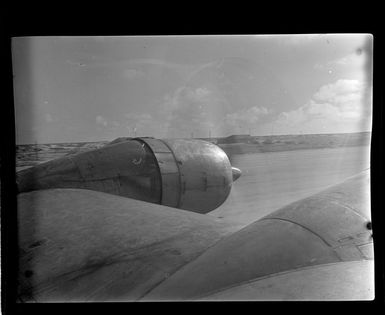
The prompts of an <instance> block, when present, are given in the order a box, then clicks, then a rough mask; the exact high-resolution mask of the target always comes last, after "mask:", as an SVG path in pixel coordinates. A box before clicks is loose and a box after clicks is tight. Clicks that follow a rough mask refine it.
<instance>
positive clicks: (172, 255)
mask: <svg viewBox="0 0 385 315" xmlns="http://www.w3.org/2000/svg"><path fill="white" fill-rule="evenodd" d="M368 185H369V172H364V173H362V174H360V175H358V176H356V177H353V178H351V179H349V180H348V181H346V182H344V183H342V184H340V185H337V186H334V187H331V188H330V189H327V190H325V191H323V192H321V193H319V194H317V195H314V196H312V197H309V198H306V199H303V200H300V201H297V202H295V203H292V204H290V205H288V206H286V207H283V208H282V209H279V210H277V211H275V212H273V213H271V214H270V215H268V216H266V217H264V218H262V219H260V220H258V221H256V222H254V223H252V224H250V225H249V226H247V227H245V228H243V229H241V230H238V227H237V226H234V225H231V224H229V223H226V222H224V221H220V220H218V219H216V218H213V217H211V216H207V215H204V214H200V213H194V212H190V211H184V210H179V209H173V208H170V207H166V206H162V205H157V204H151V203H148V202H144V201H139V200H133V199H129V198H124V197H120V196H116V195H112V194H107V193H103V192H99V191H91V190H86V189H71V188H65V189H62V188H60V189H43V190H36V191H31V192H25V193H20V194H19V195H18V219H19V243H20V268H19V270H20V274H19V282H20V292H19V296H20V300H21V301H132V300H141V301H154V300H207V299H208V300H215V299H221V300H223V299H224V300H234V299H235V300H236V299H249V298H250V299H253V300H265V299H288V300H298V299H299V300H302V299H310V300H314V299H331V300H339V299H372V298H373V297H374V292H373V287H374V284H373V278H372V277H373V273H374V272H373V240H372V237H371V230H370V224H368V223H369V222H370V199H369V189H368ZM256 207H258V205H256Z"/></svg>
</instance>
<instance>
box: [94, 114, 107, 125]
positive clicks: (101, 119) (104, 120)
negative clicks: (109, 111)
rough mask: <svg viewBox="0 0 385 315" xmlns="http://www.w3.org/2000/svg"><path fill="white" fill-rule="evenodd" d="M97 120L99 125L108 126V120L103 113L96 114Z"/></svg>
mask: <svg viewBox="0 0 385 315" xmlns="http://www.w3.org/2000/svg"><path fill="white" fill-rule="evenodd" d="M95 121H96V123H97V124H98V125H102V126H104V127H107V125H108V122H107V120H106V119H105V118H104V117H103V116H101V115H98V116H96V119H95Z"/></svg>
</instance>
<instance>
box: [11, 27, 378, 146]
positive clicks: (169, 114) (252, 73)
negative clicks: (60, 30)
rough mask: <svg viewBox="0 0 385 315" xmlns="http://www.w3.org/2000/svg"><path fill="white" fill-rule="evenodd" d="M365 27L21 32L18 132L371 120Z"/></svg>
mask: <svg viewBox="0 0 385 315" xmlns="http://www.w3.org/2000/svg"><path fill="white" fill-rule="evenodd" d="M372 46H373V37H372V36H371V35H369V34H322V35H320V34H314V35H313V34H306V35H305V34H303V35H236V36H235V35H232V36H226V35H218V36H217V35H215V36H211V35H210V36H204V35H203V36H202V35H200V36H118V37H114V36H102V37H101V36H91V37H63V36H60V37H17V38H13V39H12V64H13V75H14V97H15V99H14V104H15V117H16V122H15V123H16V143H17V144H25V143H60V142H86V141H105V140H113V139H115V138H118V137H133V136H153V137H157V138H190V137H224V136H229V135H232V134H251V135H271V134H273V135H277V134H315V133H341V132H361V131H370V130H371V121H372V118H371V115H372Z"/></svg>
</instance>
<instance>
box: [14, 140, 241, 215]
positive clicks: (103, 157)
mask: <svg viewBox="0 0 385 315" xmlns="http://www.w3.org/2000/svg"><path fill="white" fill-rule="evenodd" d="M240 174H241V172H240V170H239V169H237V168H232V167H231V164H230V161H229V159H228V157H227V155H226V153H225V152H224V151H223V150H222V149H220V148H219V147H218V146H216V145H214V144H212V143H210V142H206V141H202V140H195V139H194V140H193V139H189V140H186V139H162V140H161V139H154V138H134V139H130V140H127V141H125V140H122V141H120V142H117V143H112V144H109V145H106V146H104V147H102V148H100V149H96V150H91V151H87V152H82V153H79V154H77V155H73V156H64V157H61V158H59V159H56V160H52V161H48V162H45V163H41V164H39V165H36V166H34V167H32V168H29V169H25V170H22V171H20V172H18V174H17V182H18V189H19V192H27V191H31V190H38V189H49V188H83V189H90V190H96V191H102V192H106V193H110V194H115V195H119V196H124V197H129V198H134V199H138V200H143V201H147V202H152V203H157V204H162V205H165V206H169V207H174V208H179V209H185V210H190V211H194V212H199V213H207V212H209V211H212V210H214V209H216V208H217V207H219V206H220V205H221V204H222V203H223V202H224V201H225V200H226V199H227V197H228V195H229V193H230V191H231V186H232V183H233V181H234V180H236V179H237V178H238V177H239V176H240Z"/></svg>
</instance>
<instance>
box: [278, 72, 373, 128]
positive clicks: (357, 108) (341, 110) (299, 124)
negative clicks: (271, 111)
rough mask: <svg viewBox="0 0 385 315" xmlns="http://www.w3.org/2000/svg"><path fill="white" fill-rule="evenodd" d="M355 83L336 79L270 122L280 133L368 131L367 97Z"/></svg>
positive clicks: (362, 86)
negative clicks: (301, 103) (303, 102)
mask: <svg viewBox="0 0 385 315" xmlns="http://www.w3.org/2000/svg"><path fill="white" fill-rule="evenodd" d="M368 89H369V90H371V88H369V87H367V86H366V85H365V84H363V83H362V82H360V81H358V80H338V81H336V82H335V83H332V84H327V85H324V86H322V87H321V88H320V89H319V90H318V91H317V92H316V93H315V94H314V95H313V97H312V98H311V99H310V100H309V102H307V103H306V104H305V105H303V106H301V107H299V108H297V109H295V110H292V111H288V112H282V113H281V114H280V115H279V116H278V118H277V119H276V120H275V121H274V123H273V124H274V125H275V128H276V130H277V131H281V132H283V133H298V132H302V131H304V132H305V131H306V132H310V133H319V132H331V133H333V132H354V131H364V130H368V128H369V127H370V122H371V96H370V93H368Z"/></svg>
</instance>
